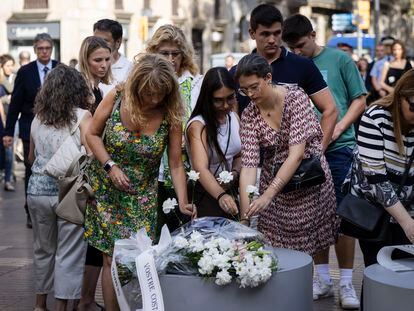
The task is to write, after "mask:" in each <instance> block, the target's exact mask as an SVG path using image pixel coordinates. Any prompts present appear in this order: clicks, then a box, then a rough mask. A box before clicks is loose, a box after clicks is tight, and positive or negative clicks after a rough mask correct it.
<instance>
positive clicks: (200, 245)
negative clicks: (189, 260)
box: [188, 231, 205, 252]
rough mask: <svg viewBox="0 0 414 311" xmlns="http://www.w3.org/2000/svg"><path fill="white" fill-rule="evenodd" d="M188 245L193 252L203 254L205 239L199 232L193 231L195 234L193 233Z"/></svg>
mask: <svg viewBox="0 0 414 311" xmlns="http://www.w3.org/2000/svg"><path fill="white" fill-rule="evenodd" d="M188 244H189V245H188V248H189V249H190V251H192V252H201V251H203V250H204V249H205V246H204V238H203V236H202V235H201V233H200V232H198V231H193V233H191V235H190V240H189V241H188Z"/></svg>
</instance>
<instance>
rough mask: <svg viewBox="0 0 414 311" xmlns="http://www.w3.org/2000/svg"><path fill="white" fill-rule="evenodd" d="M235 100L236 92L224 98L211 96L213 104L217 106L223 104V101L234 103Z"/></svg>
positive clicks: (229, 103)
mask: <svg viewBox="0 0 414 311" xmlns="http://www.w3.org/2000/svg"><path fill="white" fill-rule="evenodd" d="M235 101H236V94H235V93H233V94H231V95H229V96H227V97H225V98H219V97H213V104H214V105H215V106H217V107H222V106H224V104H225V103H227V104H228V105H232V104H234V102H235Z"/></svg>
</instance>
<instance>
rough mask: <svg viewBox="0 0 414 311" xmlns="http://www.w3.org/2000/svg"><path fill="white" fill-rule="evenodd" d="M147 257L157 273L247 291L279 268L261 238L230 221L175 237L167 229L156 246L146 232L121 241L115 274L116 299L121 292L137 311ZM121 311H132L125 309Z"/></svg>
mask: <svg viewBox="0 0 414 311" xmlns="http://www.w3.org/2000/svg"><path fill="white" fill-rule="evenodd" d="M148 252H149V253H151V254H152V256H153V262H154V267H155V269H156V271H157V272H158V274H184V275H194V276H201V277H207V278H211V279H212V280H213V279H214V282H215V283H216V284H217V285H226V284H229V283H231V282H232V281H233V280H234V281H235V282H237V283H238V284H239V287H242V288H244V287H256V286H258V285H260V284H263V283H265V282H266V281H267V280H269V279H270V277H271V276H272V272H273V271H275V270H277V264H278V262H277V258H276V256H275V254H274V253H273V252H272V251H271V249H270V248H266V244H265V239H264V237H263V235H262V234H261V233H259V232H258V231H256V230H254V229H251V228H249V227H246V226H244V225H242V224H240V223H238V222H235V221H232V220H229V219H225V218H219V217H203V218H199V219H195V220H193V221H191V222H189V223H187V224H185V225H184V226H182V227H181V228H179V229H177V230H176V231H174V232H173V233H172V236H170V234H169V233H168V229H167V228H166V227H165V228H163V233H162V234H161V239H160V242H159V243H158V245H153V246H151V240H150V239H149V238H148V237H147V236H146V234H145V230H144V229H142V230H140V231H139V232H138V234H137V235H136V236H134V237H131V238H130V239H128V240H119V241H117V242H116V244H115V250H114V255H113V256H114V257H113V258H114V261H113V266H112V269H113V273H112V274H113V276H114V275H116V276H117V278H118V279H114V285H115V288H116V292H117V295H118V292H119V293H122V296H123V297H122V299H123V300H124V301H125V305H129V306H130V307H132V308H131V309H132V310H135V309H136V308H140V307H141V306H142V303H143V301H142V300H141V299H142V296H144V294H142V293H141V290H142V289H143V288H144V287H143V285H145V284H141V278H139V273H140V272H139V270H140V269H139V268H140V267H139V266H137V265H136V264H137V263H138V262H139V260H138V257H139V256H141V254H143V253H148ZM155 269H154V271H155ZM145 273H148V271H146V270H145ZM156 274H157V273H155V275H156ZM153 277H154V276H152V278H153ZM140 288H141V289H140ZM117 289H120V290H117ZM118 301H120V297H119V295H118ZM120 305H121V304H120ZM121 310H129V309H128V308H123V307H121Z"/></svg>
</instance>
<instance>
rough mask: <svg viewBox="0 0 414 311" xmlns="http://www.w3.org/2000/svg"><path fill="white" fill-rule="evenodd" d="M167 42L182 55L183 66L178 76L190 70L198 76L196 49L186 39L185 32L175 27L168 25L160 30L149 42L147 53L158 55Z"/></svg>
mask: <svg viewBox="0 0 414 311" xmlns="http://www.w3.org/2000/svg"><path fill="white" fill-rule="evenodd" d="M167 42H168V43H174V44H176V45H177V46H178V48H179V49H180V51H181V53H182V54H181V55H182V61H181V66H180V69H179V70H178V72H177V75H178V76H181V75H182V74H183V72H184V71H185V70H188V71H189V72H190V73H191V74H193V75H195V74H197V73H198V66H197V65H196V63H195V62H194V57H195V52H194V48H193V46H192V45H191V44H189V43H188V42H187V40H186V39H185V35H184V33H183V31H182V30H181V29H180V28H178V27H176V26H174V25H170V24H168V25H163V26H161V27H160V28H158V29H157V30H156V31H155V33H154V35H153V36H152V38H151V39H150V40H149V41H148V45H147V49H146V51H147V52H148V53H157V52H158V48H159V46H160V45H161V44H162V43H167Z"/></svg>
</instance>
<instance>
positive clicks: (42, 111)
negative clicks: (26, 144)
mask: <svg viewBox="0 0 414 311" xmlns="http://www.w3.org/2000/svg"><path fill="white" fill-rule="evenodd" d="M91 97H92V94H91V92H90V88H89V87H88V85H87V84H86V80H85V79H84V78H83V76H82V74H81V73H80V72H78V71H77V70H76V69H74V68H71V67H69V66H66V65H64V64H59V65H58V66H56V67H55V68H54V69H52V70H51V71H50V72H49V73H48V75H47V76H46V78H45V81H44V83H43V86H42V88H41V89H40V91H39V92H38V93H37V96H36V99H35V105H34V112H35V114H36V116H37V117H38V118H39V120H40V121H41V122H42V123H43V124H45V125H49V126H54V127H55V128H57V129H61V128H64V127H67V126H70V125H71V124H72V123H73V122H76V120H77V118H76V111H75V108H77V107H79V108H82V109H88V108H89V105H90V103H91V102H90V101H91Z"/></svg>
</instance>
